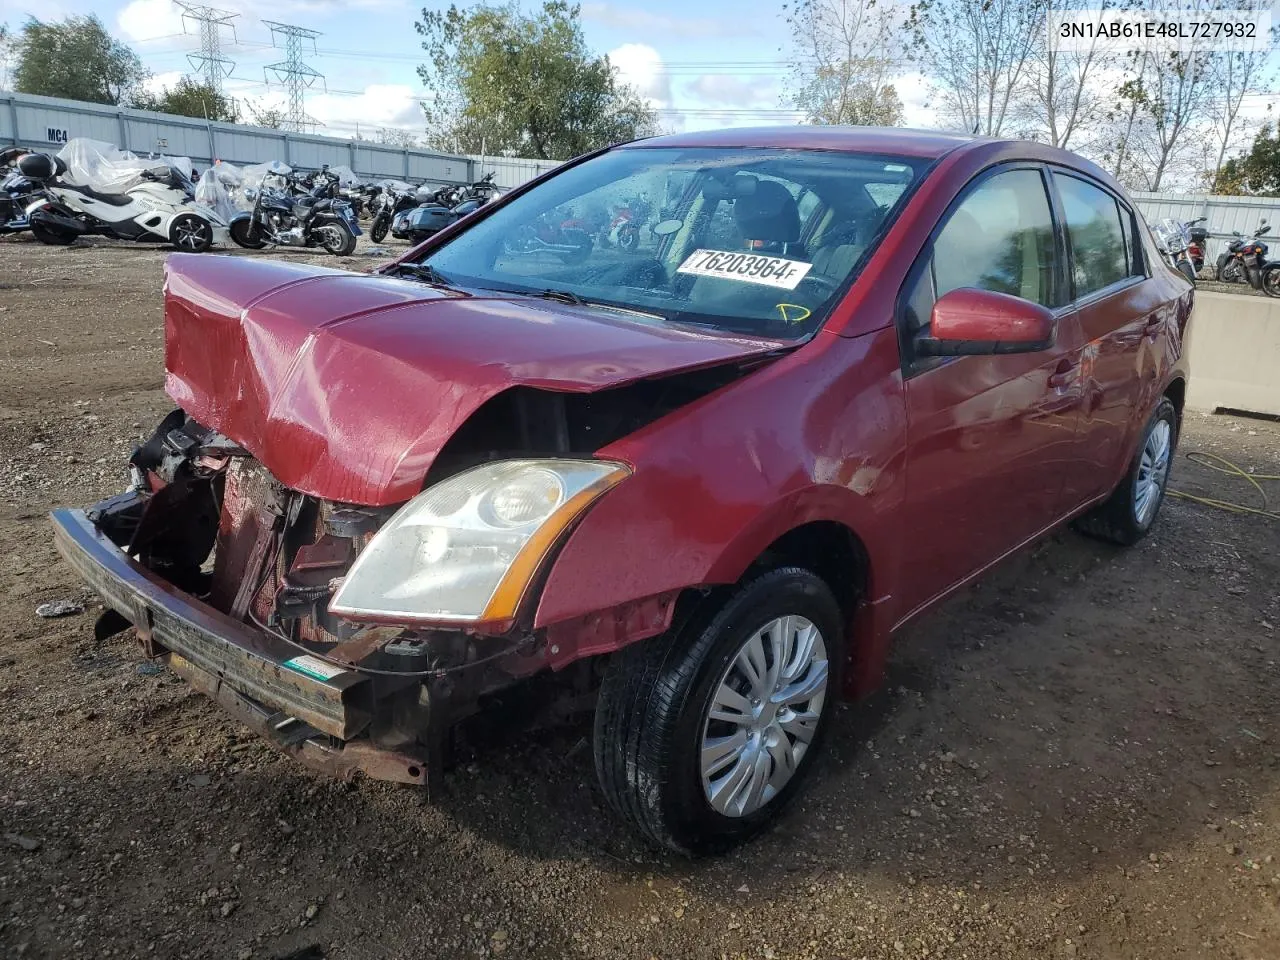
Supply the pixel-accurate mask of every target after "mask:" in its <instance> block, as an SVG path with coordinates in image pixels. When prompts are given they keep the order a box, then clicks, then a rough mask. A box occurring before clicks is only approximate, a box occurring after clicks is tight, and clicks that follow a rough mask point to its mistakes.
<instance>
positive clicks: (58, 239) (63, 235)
mask: <svg viewBox="0 0 1280 960" xmlns="http://www.w3.org/2000/svg"><path fill="white" fill-rule="evenodd" d="M31 235H32V236H33V237H35V238H36V239H37V240H39V241H40V242H41V243H47V244H48V245H49V246H51V247H65V246H68V245H69V244H71V243H73V242H75V239H76V235H75V234H74V233H72V232H71V231H70V230H60V229H58V228H57V227H51V226H49V225H47V224H44V223H39V222H37V221H32V223H31Z"/></svg>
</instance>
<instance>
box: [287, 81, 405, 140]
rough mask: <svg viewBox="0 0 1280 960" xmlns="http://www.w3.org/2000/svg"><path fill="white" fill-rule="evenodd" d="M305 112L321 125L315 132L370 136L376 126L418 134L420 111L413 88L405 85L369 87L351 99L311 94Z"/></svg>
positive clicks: (334, 95)
mask: <svg viewBox="0 0 1280 960" xmlns="http://www.w3.org/2000/svg"><path fill="white" fill-rule="evenodd" d="M306 104H307V113H309V114H311V116H313V117H315V118H316V119H317V120H319V121H320V122H321V123H323V124H324V125H325V126H324V127H321V128H320V129H319V130H318V131H317V132H318V133H329V134H335V135H341V134H342V133H350V132H353V131H354V130H355V127H356V124H359V126H360V130H361V131H362V132H366V131H367V132H369V133H372V132H373V131H374V130H376V129H377V128H378V127H402V128H408V129H414V130H418V131H421V130H422V129H423V127H424V123H423V119H422V110H421V108H420V107H419V106H418V101H417V100H415V99H414V91H413V88H412V87H410V86H407V85H405V84H370V85H369V86H367V87H365V88H364V92H363V93H362V94H361V95H360V96H358V97H353V96H349V95H341V94H333V93H314V94H311V95H310V96H308V97H307V100H306Z"/></svg>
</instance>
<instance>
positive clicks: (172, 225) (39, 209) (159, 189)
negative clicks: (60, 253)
mask: <svg viewBox="0 0 1280 960" xmlns="http://www.w3.org/2000/svg"><path fill="white" fill-rule="evenodd" d="M18 168H19V170H20V171H21V172H22V173H23V174H24V175H25V176H27V177H28V178H30V179H31V180H33V181H34V182H36V183H38V184H40V185H41V187H43V189H44V196H43V197H42V198H41V200H40V201H39V202H38V205H35V204H33V205H31V206H29V207H28V208H27V216H28V219H29V220H30V223H31V233H32V235H33V236H35V238H36V239H37V240H39V241H40V242H41V243H47V244H51V245H54V246H66V245H67V244H69V243H73V242H74V241H75V239H76V238H77V237H79V236H82V235H84V234H99V235H101V236H105V237H113V238H115V239H117V240H138V241H141V242H144V243H172V244H173V245H174V246H175V247H177V248H178V249H179V250H184V251H186V252H188V253H201V252H203V251H205V250H208V249H209V248H210V247H212V246H213V245H214V244H215V243H223V242H225V240H226V236H227V224H226V222H225V221H224V220H223V219H222V218H221V217H220V216H218V215H217V214H216V213H214V212H213V211H212V210H210V209H208V208H207V207H200V206H197V205H196V203H195V186H194V185H193V184H192V183H191V181H190V179H188V178H187V176H186V174H184V173H183V172H182V171H181V170H179V169H177V168H176V167H174V166H172V165H171V164H169V163H167V162H165V161H157V163H156V165H155V166H154V167H150V168H148V169H145V170H142V171H140V172H139V173H138V180H139V182H138V183H137V184H136V185H135V186H132V187H129V188H128V189H127V190H125V192H123V193H103V192H100V191H98V190H95V189H94V188H93V187H90V186H85V185H82V184H78V183H71V182H69V181H67V180H65V179H63V174H65V173H66V171H67V166H66V163H65V162H64V161H63V160H62V158H61V157H54V156H50V155H49V154H45V153H32V154H28V155H27V156H25V157H23V158H22V159H21V160H19V161H18Z"/></svg>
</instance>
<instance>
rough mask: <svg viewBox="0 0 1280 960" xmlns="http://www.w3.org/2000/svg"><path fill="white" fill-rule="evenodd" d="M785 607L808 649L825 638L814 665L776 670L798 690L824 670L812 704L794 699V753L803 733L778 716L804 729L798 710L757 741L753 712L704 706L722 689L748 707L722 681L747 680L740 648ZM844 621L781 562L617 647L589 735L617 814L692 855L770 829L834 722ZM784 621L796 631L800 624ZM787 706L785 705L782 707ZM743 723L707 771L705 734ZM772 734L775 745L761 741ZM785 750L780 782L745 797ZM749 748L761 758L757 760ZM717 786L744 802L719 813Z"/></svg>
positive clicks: (803, 576) (798, 572)
mask: <svg viewBox="0 0 1280 960" xmlns="http://www.w3.org/2000/svg"><path fill="white" fill-rule="evenodd" d="M785 617H799V618H803V620H804V621H807V622H808V624H809V625H810V626H812V627H814V628H816V630H817V633H818V635H819V637H820V639H821V641H822V644H821V646H820V645H819V644H817V643H816V642H814V643H813V645H812V648H813V650H814V651H815V652H816V651H819V650H820V649H821V647H825V661H822V665H821V666H819V660H818V659H817V658H816V657H815V659H814V660H813V661H812V662H811V663H809V664H808V665H807V666H804V668H803V670H802V671H801V672H799V673H797V674H796V675H795V677H794V678H793V680H791V681H785V680H784V681H782V683H783V684H784V687H783V689H788V688H790V689H792V690H793V691H795V690H798V689H799V687H800V683H799V681H802V680H806V679H813V680H815V681H816V679H817V673H818V672H822V673H823V676H824V677H825V687H824V688H823V692H822V694H821V704H820V705H819V706H817V707H816V708H814V705H813V701H814V700H816V699H818V697H817V696H815V697H813V698H812V699H810V700H807V701H806V700H796V701H793V706H795V707H803V708H804V709H805V710H806V711H809V710H811V709H812V712H813V713H814V714H815V717H814V719H813V721H812V723H811V724H810V725H808V726H807V727H804V729H805V730H806V731H807V733H808V735H809V740H808V745H807V747H802V748H801V753H800V755H798V757H797V756H795V755H793V754H791V753H790V752H789V751H788V748H791V749H794V748H795V747H797V746H800V741H801V739H803V738H796V739H792V736H791V734H790V733H787V732H783V729H782V727H780V726H778V725H777V723H784V722H785V723H790V724H793V725H794V726H792V727H789V728H788V729H789V730H794V729H798V728H800V727H801V725H800V724H799V723H798V722H797V720H798V718H797V714H795V713H794V712H793V713H791V714H790V717H789V718H784V720H782V721H777V723H775V724H773V725H769V726H767V727H766V728H765V730H764V732H763V734H758V735H756V737H757V738H756V739H755V740H752V739H750V736H749V735H748V734H747V733H746V729H747V726H748V725H749V724H750V723H751V722H753V721H750V720H748V721H747V724H734V723H730V722H726V721H724V720H720V719H713V718H711V717H710V716H709V712H710V709H711V706H712V703H713V701H714V700H715V698H716V697H717V696H720V697H722V698H723V697H726V696H728V697H734V696H736V697H737V699H738V700H740V701H741V702H742V704H743V705H744V706H748V708H749V707H750V705H749V704H748V701H747V700H745V699H743V698H742V696H741V695H735V694H734V692H733V691H732V690H729V691H728V692H727V693H725V692H724V691H725V690H726V686H727V685H729V684H739V686H738V689H740V690H746V691H748V692H749V691H750V690H751V687H750V686H749V685H748V684H746V683H745V681H746V675H745V674H744V673H741V672H740V671H741V669H742V668H741V667H740V666H739V660H738V657H739V654H740V653H742V652H743V651H744V650H745V645H746V644H748V643H750V642H751V641H752V640H753V639H754V638H756V637H757V636H758V635H760V634H761V632H762V630H763V628H765V627H766V626H770V625H773V626H774V627H775V629H777V628H778V627H779V626H780V624H781V623H782V622H783V621H782V620H781V619H780V618H785ZM790 622H792V623H795V624H797V625H801V624H799V622H798V621H790ZM842 623H843V618H842V617H841V613H840V608H839V605H838V604H837V603H836V600H835V598H834V597H833V596H832V594H831V590H830V589H829V588H828V587H827V585H826V584H825V583H824V582H823V581H822V580H821V579H820V578H818V577H817V576H815V575H814V574H812V573H810V572H809V571H808V570H804V569H801V568H799V567H784V568H782V569H778V570H772V571H769V572H768V573H764V574H761V575H760V576H758V577H756V578H754V579H753V580H750V581H748V582H747V583H745V584H744V585H742V586H740V587H738V588H736V589H735V590H734V592H733V593H732V594H731V595H729V596H728V599H727V600H725V601H724V602H723V603H718V604H712V603H710V602H706V601H704V602H703V603H702V605H701V606H700V607H699V608H698V609H695V610H694V611H692V612H691V613H690V614H689V615H688V616H686V617H683V618H682V620H681V622H680V623H679V625H674V626H673V627H672V629H670V630H668V631H667V632H666V633H665V634H663V635H661V636H659V637H654V638H653V639H651V640H645V641H642V642H640V643H636V644H632V645H631V646H629V647H627V648H625V649H623V650H622V651H620V652H619V653H617V654H615V655H614V656H613V659H612V660H611V661H610V663H609V667H608V670H607V672H606V674H605V678H604V682H603V683H602V685H601V688H600V696H599V701H598V704H597V707H596V716H595V731H594V736H593V745H594V754H595V765H596V774H597V776H598V778H599V781H600V788H601V790H602V792H603V793H604V797H605V800H606V801H607V803H608V805H609V807H610V808H611V809H612V811H613V813H614V814H615V815H616V816H617V817H618V818H619V819H620V820H622V822H623V823H625V824H626V825H627V826H628V827H630V828H631V829H632V830H634V831H635V832H636V833H637V834H639V835H640V837H642V838H643V839H644V840H645V841H647V842H648V843H650V844H653V845H654V846H656V847H660V848H664V849H667V850H672V851H675V852H678V853H683V854H689V855H701V854H710V853H717V852H721V851H723V850H726V849H728V848H730V847H732V846H734V845H735V844H738V843H741V842H743V841H745V840H747V839H748V838H750V837H752V836H754V835H755V834H757V833H759V832H760V831H761V830H763V829H765V828H766V827H767V826H768V825H769V824H770V823H771V822H772V821H773V820H774V819H775V818H776V817H777V816H778V814H779V813H780V812H781V811H782V810H783V809H784V808H785V807H786V805H787V803H788V802H789V801H790V800H791V799H792V798H793V797H794V796H795V794H796V792H797V791H798V790H799V788H800V787H801V785H802V784H803V783H804V781H805V779H806V777H807V776H808V774H809V773H810V771H811V770H812V767H813V763H814V761H815V759H816V758H817V756H818V755H819V753H820V752H821V746H822V741H823V740H824V739H825V735H826V733H827V730H828V728H829V727H830V726H831V723H832V714H833V712H834V706H835V701H836V697H837V695H838V692H839V689H840V674H841V672H842V671H841V667H842V666H843V662H844V650H845V647H844V642H843V627H842ZM805 629H806V630H807V628H805ZM788 632H789V633H790V635H791V636H792V637H793V638H795V637H801V636H803V635H804V633H796V632H794V631H788ZM778 634H779V635H782V631H781V630H778ZM766 649H768V650H772V649H773V648H772V647H771V645H770V644H768V643H765V644H764V645H763V646H762V648H761V652H762V653H763V651H764V650H766ZM766 656H768V657H769V658H770V659H771V657H772V655H771V654H769V655H766ZM766 662H768V661H767V660H766ZM811 673H812V676H811ZM762 699H767V698H762ZM722 702H727V701H723V700H722ZM757 709H758V706H757ZM767 709H769V707H768V704H766V710H767ZM787 712H788V708H783V710H782V711H781V712H778V713H777V716H778V717H784V715H785V714H786V713H787ZM733 715H734V716H742V717H744V719H745V718H746V717H747V715H746V714H740V713H739V714H733ZM739 732H741V735H742V736H743V737H746V738H747V739H746V740H745V741H744V743H743V745H742V746H739V747H738V748H737V752H736V756H737V759H736V760H732V761H730V762H728V763H726V764H725V765H724V766H721V767H720V768H718V769H712V770H711V771H710V777H708V778H706V779H705V780H704V771H703V767H702V762H701V758H702V757H703V756H704V753H703V747H704V743H703V741H704V739H706V738H707V737H708V736H713V737H717V738H723V737H729V736H734V735H735V734H737V733H739ZM761 736H763V737H764V739H763V740H762V739H760V737H761ZM770 739H772V745H770V746H767V747H766V746H763V745H762V744H764V743H765V742H766V741H768V740H770ZM779 739H780V740H781V743H779ZM784 745H785V746H784ZM775 748H776V751H777V752H775ZM783 752H785V755H786V756H791V757H792V759H793V760H795V761H796V762H795V766H794V773H792V774H791V776H790V778H789V779H785V777H784V778H783V779H782V780H779V781H778V782H777V784H776V789H775V787H774V786H769V785H767V784H766V785H764V787H763V789H762V791H760V793H759V795H758V800H757V802H756V803H755V804H754V805H753V804H751V803H750V802H749V801H750V800H751V796H750V794H751V792H752V790H753V789H754V786H755V776H759V775H761V771H762V769H763V771H767V772H766V773H764V775H765V776H767V777H768V778H769V779H770V780H772V779H773V776H774V774H775V773H776V772H777V771H778V770H780V769H782V766H781V765H779V763H778V760H777V757H778V755H779V754H780V753H783ZM728 756H729V755H726V759H727V758H728ZM752 758H756V759H755V762H754V764H753V760H752ZM758 764H762V765H763V767H761V766H760V765H758ZM743 765H746V767H745V769H746V770H748V771H752V770H754V771H755V776H753V777H752V779H751V780H749V781H747V782H746V783H745V784H743V785H744V786H745V787H746V788H747V793H746V794H741V792H740V791H737V792H735V791H731V790H728V789H727V787H728V785H729V782H731V781H732V780H733V778H734V776H735V774H737V773H739V772H740V771H741V769H742V768H743ZM715 785H718V786H719V788H720V792H719V793H718V797H719V801H720V802H721V803H724V802H725V799H724V798H725V797H728V798H729V801H728V802H729V805H730V806H732V805H733V804H734V802H735V801H737V800H739V799H741V800H743V801H747V802H746V803H744V804H741V805H740V806H742V807H743V809H737V810H730V811H728V812H726V810H722V809H717V808H716V807H715V806H713V802H712V800H711V793H712V792H714V791H713V790H712V787H713V786H715Z"/></svg>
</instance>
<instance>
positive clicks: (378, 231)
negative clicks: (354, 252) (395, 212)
mask: <svg viewBox="0 0 1280 960" xmlns="http://www.w3.org/2000/svg"><path fill="white" fill-rule="evenodd" d="M389 229H391V218H390V217H388V216H387V215H386V214H382V213H380V214H378V215H377V216H376V217H374V218H373V226H372V227H370V228H369V239H370V240H372V241H373V242H374V243H381V242H382V241H383V240H385V239H387V231H388V230H389Z"/></svg>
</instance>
